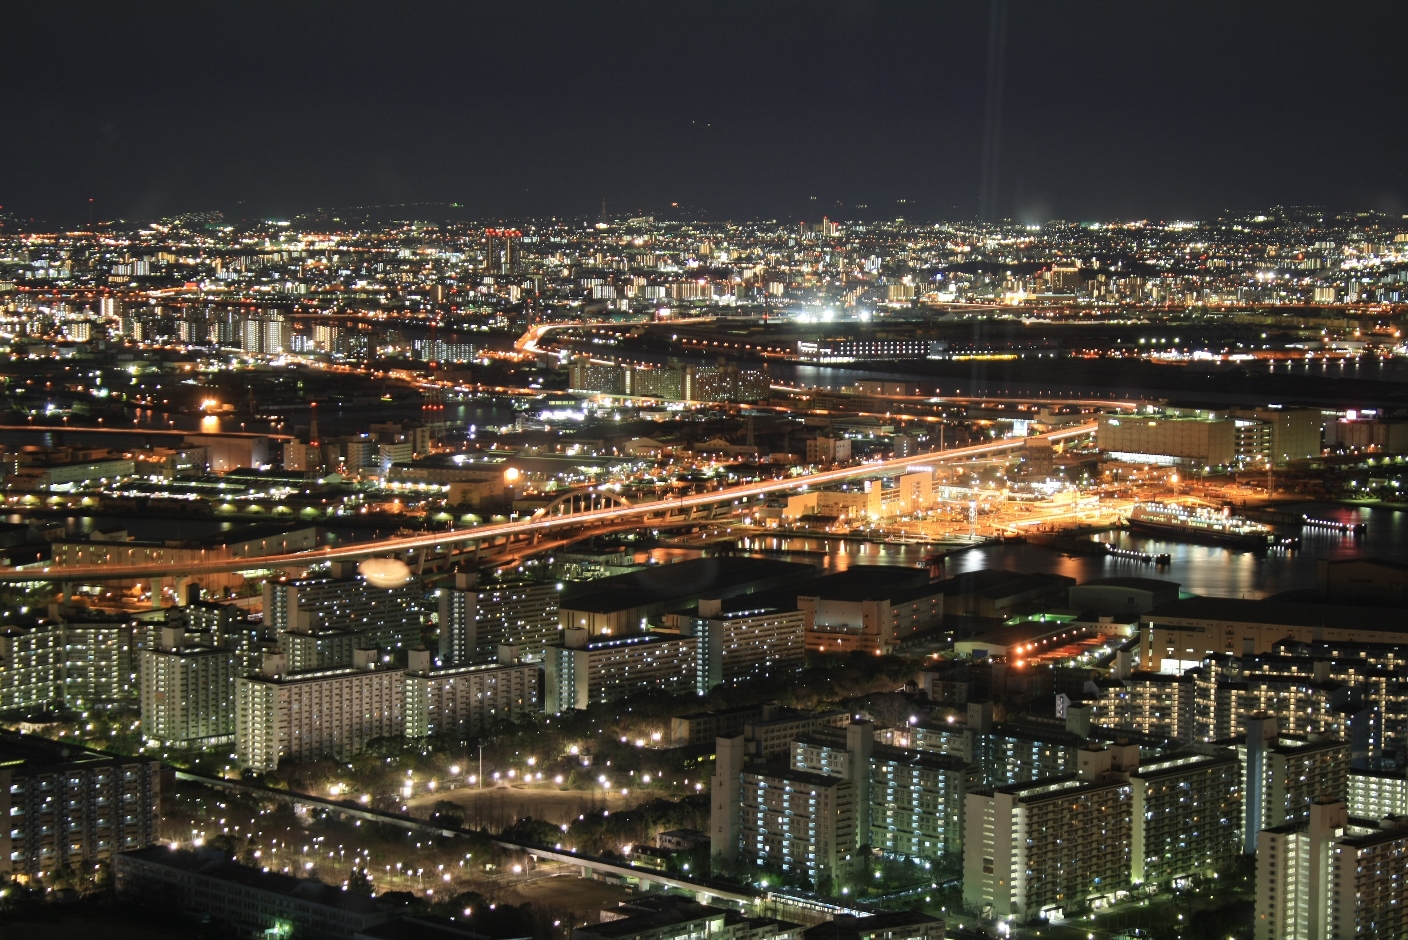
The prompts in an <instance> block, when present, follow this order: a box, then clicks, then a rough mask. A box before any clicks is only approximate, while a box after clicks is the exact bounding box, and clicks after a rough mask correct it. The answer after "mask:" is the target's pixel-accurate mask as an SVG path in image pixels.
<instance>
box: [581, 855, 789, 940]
mask: <svg viewBox="0 0 1408 940" xmlns="http://www.w3.org/2000/svg"><path fill="white" fill-rule="evenodd" d="M642 848H644V847H642ZM612 913H614V914H624V915H626V916H625V917H623V918H621V919H619V920H609V921H603V922H602V923H599V924H592V925H590V926H585V927H578V928H576V929H574V930H573V931H572V935H573V936H574V937H593V938H600V940H614V938H618V937H630V936H634V935H636V934H639V933H642V932H645V931H653V930H659V929H661V928H665V927H672V926H675V925H677V924H685V923H689V922H691V921H700V920H711V919H714V918H721V919H722V920H723V922H724V924H725V925H726V926H730V927H731V926H734V925H738V924H747V925H748V926H749V927H750V928H753V929H756V928H758V927H762V926H766V925H769V924H771V925H777V926H778V927H781V928H784V929H786V928H791V927H792V926H794V925H792V924H789V923H787V922H786V921H779V920H773V919H771V918H766V917H748V916H747V915H745V914H742V913H740V912H738V911H731V910H728V909H726V908H722V907H712V906H710V905H707V904H700V903H698V902H696V901H691V900H688V899H686V898H681V897H677V896H669V895H660V896H655V897H642V898H637V899H634V900H631V901H628V902H626V903H624V904H622V905H621V906H620V907H618V908H616V909H615V910H614V911H613V912H612ZM750 932H751V931H750Z"/></svg>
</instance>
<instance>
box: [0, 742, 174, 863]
mask: <svg viewBox="0 0 1408 940" xmlns="http://www.w3.org/2000/svg"><path fill="white" fill-rule="evenodd" d="M160 797H161V763H160V762H159V761H156V760H149V759H146V758H140V757H107V756H101V755H96V754H86V753H84V752H83V751H82V750H79V749H70V748H68V747H62V746H60V745H58V744H56V743H54V742H50V741H45V740H43V739H37V740H36V739H34V738H31V737H29V736H26V735H14V734H0V818H3V819H4V820H5V825H4V826H3V827H0V875H15V874H23V875H38V874H39V873H41V872H55V871H57V870H58V869H60V868H63V867H65V866H73V867H78V866H80V865H83V864H90V865H91V864H92V863H94V862H99V861H106V860H109V859H111V858H112V857H113V856H114V855H116V854H117V853H119V852H125V851H130V850H132V849H141V848H145V847H146V846H148V845H151V844H152V843H153V842H155V841H156V838H157V825H158V822H159V820H160V815H159V810H160V807H159V803H160Z"/></svg>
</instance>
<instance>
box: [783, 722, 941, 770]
mask: <svg viewBox="0 0 1408 940" xmlns="http://www.w3.org/2000/svg"><path fill="white" fill-rule="evenodd" d="M793 743H795V744H800V745H802V746H804V747H829V748H836V749H839V750H845V749H846V729H845V728H819V729H817V730H816V731H809V732H807V733H806V734H803V735H800V736H799V737H798V738H797V740H796V741H795V742H793ZM870 753H871V756H872V757H878V758H880V759H882V760H885V761H889V762H891V763H897V764H904V765H906V766H910V767H919V768H922V769H924V770H935V771H951V770H963V769H964V768H966V767H968V766H969V764H968V761H966V760H964V759H963V758H961V757H958V756H956V755H953V754H940V753H938V752H937V751H919V750H915V749H914V748H908V747H896V746H895V745H893V744H880V743H878V742H877V743H876V744H875V745H874V747H873V748H872V749H871V752H870Z"/></svg>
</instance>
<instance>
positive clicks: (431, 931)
mask: <svg viewBox="0 0 1408 940" xmlns="http://www.w3.org/2000/svg"><path fill="white" fill-rule="evenodd" d="M357 936H358V937H371V938H373V940H530V938H529V937H528V936H527V935H526V934H520V933H517V932H508V933H504V932H502V931H493V930H491V931H489V932H488V933H485V932H482V931H478V930H472V929H470V928H469V926H468V925H465V924H462V923H458V922H456V921H453V920H451V919H450V918H448V917H436V916H434V915H431V914H422V915H421V916H419V917H398V918H396V919H395V920H389V921H387V922H386V923H384V924H377V925H375V926H373V927H363V928H362V929H360V930H358V931H357Z"/></svg>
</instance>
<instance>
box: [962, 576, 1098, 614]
mask: <svg viewBox="0 0 1408 940" xmlns="http://www.w3.org/2000/svg"><path fill="white" fill-rule="evenodd" d="M1075 583H1076V579H1075V578H1067V577H1065V576H1064V575H1059V574H1044V573H1038V574H1023V573H1021V572H1019V571H1002V570H1000V569H993V568H985V569H983V570H981V571H965V572H963V573H962V574H958V575H954V576H953V577H952V578H949V579H948V580H946V581H940V582H939V587H940V588H941V589H942V590H943V595H944V614H945V616H964V615H966V616H970V617H989V618H1001V617H1006V616H1008V615H1009V614H1011V613H1013V612H1015V611H1016V610H1017V608H1019V607H1021V606H1023V605H1027V604H1036V603H1050V602H1052V601H1057V600H1059V601H1061V602H1064V601H1065V599H1066V593H1067V591H1068V590H1069V589H1070V588H1071V586H1072V585H1074V584H1075Z"/></svg>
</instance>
